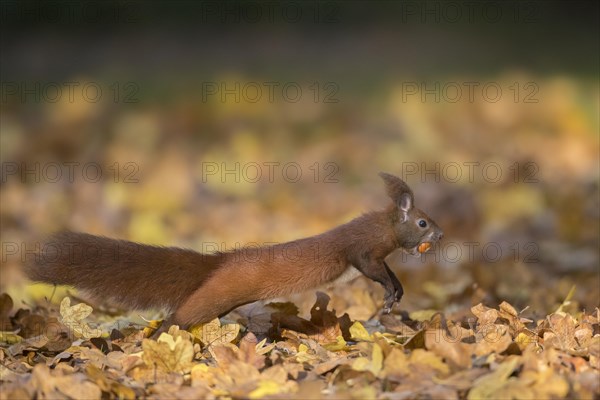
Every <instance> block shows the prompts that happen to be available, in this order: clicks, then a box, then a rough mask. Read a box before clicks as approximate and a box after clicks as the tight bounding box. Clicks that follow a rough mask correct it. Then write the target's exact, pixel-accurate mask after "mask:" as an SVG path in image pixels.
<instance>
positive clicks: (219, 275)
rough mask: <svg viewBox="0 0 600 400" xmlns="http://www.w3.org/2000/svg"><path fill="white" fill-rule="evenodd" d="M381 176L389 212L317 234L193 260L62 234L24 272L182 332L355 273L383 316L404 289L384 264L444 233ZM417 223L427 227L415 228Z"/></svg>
mask: <svg viewBox="0 0 600 400" xmlns="http://www.w3.org/2000/svg"><path fill="white" fill-rule="evenodd" d="M381 176H382V178H383V179H384V182H385V184H386V188H387V191H388V194H389V195H390V197H391V198H392V200H393V201H394V204H392V205H390V206H389V207H387V208H386V209H385V210H382V211H375V212H370V213H367V214H364V215H362V216H360V217H358V218H356V219H354V220H352V221H350V222H348V223H346V224H343V225H340V226H338V227H336V228H333V229H331V230H329V231H327V232H324V233H322V234H320V235H316V236H311V237H308V238H304V239H298V240H295V241H292V242H288V243H282V244H276V245H274V246H268V247H260V248H244V249H241V250H237V251H232V252H226V253H215V254H200V253H197V252H194V251H191V250H185V249H180V248H175V247H156V246H149V245H143V244H138V243H133V242H128V241H124V240H115V239H109V238H105V237H99V236H93V235H89V234H85V233H73V232H64V233H59V234H57V235H55V236H53V237H51V238H50V239H49V240H48V242H47V243H46V246H44V249H43V251H42V252H41V253H40V254H39V255H38V256H37V257H36V259H35V260H33V262H30V263H28V264H27V265H26V272H27V274H28V275H29V277H30V278H31V279H32V280H35V281H43V282H48V283H53V284H66V285H72V286H74V287H77V288H79V289H83V290H84V291H86V292H88V293H90V294H92V295H93V296H95V297H98V298H110V299H112V300H113V301H116V302H117V303H118V304H121V305H123V306H125V307H129V308H142V309H144V308H153V307H166V308H167V309H169V310H171V311H173V312H174V313H173V314H172V315H171V317H170V319H169V320H168V321H167V323H166V324H165V326H167V327H168V326H169V324H170V323H173V324H178V325H181V326H183V327H187V326H189V325H190V324H192V323H196V322H207V321H209V320H211V319H213V318H215V317H217V316H220V315H223V314H225V313H227V312H229V311H230V310H232V309H234V308H236V307H238V306H240V305H242V304H246V303H250V302H253V301H256V300H260V299H268V298H274V297H279V296H284V295H288V294H291V293H295V292H300V291H304V290H307V289H311V288H315V287H318V286H321V285H323V284H326V283H330V282H333V281H334V280H336V279H337V278H338V277H340V276H341V275H342V274H343V273H344V272H345V271H346V270H347V269H348V268H349V267H350V266H354V267H355V268H356V269H358V270H359V271H360V272H362V273H363V274H364V275H366V276H367V277H369V278H371V279H373V280H375V281H377V282H379V283H381V284H382V285H383V286H384V288H385V290H386V292H385V305H384V309H385V310H386V311H388V312H389V310H390V309H391V307H392V305H393V304H394V303H395V302H397V301H399V300H400V298H401V297H402V293H403V289H402V285H401V284H400V282H399V281H398V279H397V278H396V276H395V275H394V274H393V273H392V272H391V270H390V269H389V267H388V266H387V264H386V263H385V261H384V259H385V257H386V256H387V255H388V254H390V253H391V252H392V251H394V250H395V249H398V248H402V249H404V250H405V251H407V252H409V253H412V254H415V253H416V248H417V247H418V245H419V244H420V243H422V242H426V241H427V242H436V241H438V240H439V239H440V238H441V237H442V232H441V230H440V229H439V227H438V226H437V225H436V224H435V222H433V221H432V220H431V219H429V217H427V215H426V214H425V213H423V212H422V211H420V210H419V209H417V208H414V207H413V206H412V201H413V195H412V192H411V191H410V189H409V188H408V186H407V185H406V184H405V183H404V182H403V181H402V180H400V179H399V178H396V177H394V176H392V175H389V174H381ZM403 196H404V197H403ZM420 219H424V220H425V221H426V222H427V227H426V228H423V227H419V226H418V221H419V220H420Z"/></svg>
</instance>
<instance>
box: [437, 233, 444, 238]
mask: <svg viewBox="0 0 600 400" xmlns="http://www.w3.org/2000/svg"><path fill="white" fill-rule="evenodd" d="M443 237H444V232H442V231H440V232H438V240H442V238H443Z"/></svg>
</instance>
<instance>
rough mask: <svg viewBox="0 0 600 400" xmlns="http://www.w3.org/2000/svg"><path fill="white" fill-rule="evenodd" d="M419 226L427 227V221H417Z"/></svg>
mask: <svg viewBox="0 0 600 400" xmlns="http://www.w3.org/2000/svg"><path fill="white" fill-rule="evenodd" d="M419 226H420V227H421V228H425V227H426V226H427V221H425V220H424V219H420V220H419Z"/></svg>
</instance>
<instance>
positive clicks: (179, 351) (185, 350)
mask: <svg viewBox="0 0 600 400" xmlns="http://www.w3.org/2000/svg"><path fill="white" fill-rule="evenodd" d="M142 349H143V350H144V353H143V355H142V359H143V360H144V363H145V364H146V366H147V367H149V368H154V367H156V368H158V369H161V370H162V371H164V372H180V373H184V372H188V371H189V370H190V368H191V366H192V365H191V363H192V359H193V358H194V346H193V345H192V343H191V342H190V341H187V340H184V339H183V338H182V337H178V338H177V339H176V340H173V336H171V335H169V334H168V333H162V334H161V335H160V337H159V338H158V340H157V341H156V342H155V341H154V340H150V339H144V340H143V341H142Z"/></svg>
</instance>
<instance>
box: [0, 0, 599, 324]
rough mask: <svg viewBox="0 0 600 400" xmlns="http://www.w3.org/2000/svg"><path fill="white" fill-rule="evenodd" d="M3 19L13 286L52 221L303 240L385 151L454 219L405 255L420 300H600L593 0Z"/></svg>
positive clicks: (76, 8)
mask: <svg viewBox="0 0 600 400" xmlns="http://www.w3.org/2000/svg"><path fill="white" fill-rule="evenodd" d="M0 29H1V31H2V37H1V52H2V57H1V58H0V67H1V80H2V112H1V118H0V129H1V150H0V156H1V161H2V181H1V183H0V185H1V186H0V187H1V195H0V201H1V211H0V217H1V235H2V267H1V268H0V274H1V278H2V279H1V284H0V289H1V290H2V291H8V292H9V293H10V294H11V295H12V296H13V298H16V299H25V300H28V299H30V298H31V296H35V295H39V293H37V292H32V291H31V290H30V289H26V285H27V282H26V281H25V280H24V278H23V277H22V276H21V274H20V267H21V264H22V259H23V257H25V256H26V255H27V254H28V252H30V251H32V250H35V246H36V240H38V238H39V237H41V236H43V235H46V234H48V233H50V232H53V231H56V230H61V229H70V230H77V231H85V232H90V233H94V234H101V235H107V236H112V237H120V238H125V239H129V240H135V241H141V242H148V243H153V244H160V245H176V246H183V247H190V248H194V249H197V250H199V251H202V250H213V249H214V247H215V245H217V246H218V247H220V248H233V247H236V246H238V247H239V246H241V245H244V244H248V243H258V244H263V243H268V242H283V241H287V240H291V239H294V238H298V237H302V236H309V235H313V234H317V233H320V232H322V231H323V230H326V229H328V228H330V227H333V226H335V225H336V224H340V223H342V222H345V221H347V220H349V219H351V218H353V217H354V216H356V215H358V214H360V213H361V212H365V211H368V210H370V209H374V208H378V207H383V206H385V205H386V204H387V202H388V199H387V198H386V196H385V194H384V190H383V188H382V185H381V182H380V180H379V178H378V177H377V172H378V171H388V172H390V173H394V174H397V175H399V176H402V177H404V178H406V180H407V182H408V183H409V184H410V185H411V186H412V187H413V189H414V191H415V194H416V199H417V205H418V206H419V207H420V208H422V209H424V210H425V211H426V212H427V213H429V214H430V215H431V216H432V217H433V218H434V219H435V220H436V221H437V222H438V224H439V225H440V226H441V227H442V228H443V229H444V230H445V239H444V243H443V244H442V245H441V248H439V249H437V251H436V252H435V254H430V255H427V256H426V257H423V258H422V259H421V260H417V259H407V258H406V257H403V256H402V255H399V254H397V255H394V256H393V265H394V267H395V270H396V272H397V273H398V275H399V276H400V278H401V280H402V282H403V283H404V285H405V288H406V295H405V297H404V299H403V303H402V306H401V308H403V309H407V310H412V309H422V308H436V309H444V310H445V311H446V312H452V311H455V310H460V309H463V308H464V306H468V305H470V304H471V303H477V302H479V301H485V302H487V303H490V304H494V303H498V302H500V301H501V300H507V301H509V302H511V303H512V304H514V305H515V306H517V307H520V308H524V307H526V306H530V308H531V309H534V310H535V312H537V313H541V314H543V313H546V312H548V311H552V310H553V309H554V308H555V307H557V305H558V304H560V303H561V302H562V301H563V300H564V298H565V296H566V295H567V293H568V292H569V290H570V289H571V287H572V286H573V285H576V291H575V296H574V302H573V304H572V307H575V308H585V309H587V310H590V309H593V308H594V307H597V306H598V304H599V300H600V299H599V291H598V287H599V286H600V276H599V273H600V272H599V250H598V249H599V246H598V245H599V230H600V226H599V207H600V201H599V187H598V179H599V137H598V132H599V80H598V71H599V59H598V50H599V42H598V41H599V39H598V38H599V35H598V33H599V32H598V3H597V2H594V1H589V2H588V1H571V2H553V1H527V2H517V1H513V2H511V1H506V2H505V1H502V2H500V1H490V2H469V1H465V2H462V1H458V2H443V1H426V2H425V1H424V2H418V1H397V2H389V1H369V2H366V1H323V2H315V1H302V2H295V1H284V2H280V3H275V2H252V1H250V2H232V1H226V2H202V1H200V2H189V1H175V2H159V1H152V2H137V1H118V2H112V1H110V2H84V3H74V2H61V1H55V2H50V3H48V2H35V1H24V2H21V1H20V2H9V1H6V2H2V27H1V28H0ZM228 171H229V173H225V174H223V172H228ZM257 173H258V174H260V176H259V175H257ZM299 174H300V175H299ZM361 279H362V278H361ZM358 285H365V286H364V287H365V288H366V289H369V290H372V291H374V293H375V295H374V296H373V299H375V301H379V302H380V301H381V293H380V292H378V290H380V289H379V288H378V287H377V285H374V284H371V283H368V282H363V283H362V284H360V283H359V284H358ZM360 287H362V286H360ZM345 290H348V288H347V287H344V288H337V289H335V290H334V291H333V292H332V293H333V294H334V305H335V304H336V303H335V299H336V297H335V295H336V293H338V294H339V293H341V292H344V291H345ZM307 296H308V297H309V298H310V299H311V300H312V299H313V294H312V293H311V294H308V295H307ZM298 301H299V300H298ZM340 307H341V306H340ZM340 307H338V308H340ZM339 311H342V310H339ZM544 315H545V314H544Z"/></svg>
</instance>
